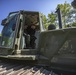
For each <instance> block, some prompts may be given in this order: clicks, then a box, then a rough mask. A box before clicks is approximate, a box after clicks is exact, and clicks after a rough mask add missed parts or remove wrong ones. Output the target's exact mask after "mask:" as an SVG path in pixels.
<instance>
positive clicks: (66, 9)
mask: <svg viewBox="0 0 76 75" xmlns="http://www.w3.org/2000/svg"><path fill="white" fill-rule="evenodd" d="M58 7H59V8H60V9H61V13H62V14H61V15H62V23H63V25H64V26H65V27H66V20H67V19H68V17H67V16H68V13H69V12H70V10H71V5H70V4H69V3H67V2H66V1H65V3H64V4H58V5H57V8H58ZM57 8H56V9H57Z"/></svg>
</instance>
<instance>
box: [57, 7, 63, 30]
mask: <svg viewBox="0 0 76 75" xmlns="http://www.w3.org/2000/svg"><path fill="white" fill-rule="evenodd" d="M56 13H57V14H58V21H59V29H62V19H61V12H60V8H57V10H56Z"/></svg>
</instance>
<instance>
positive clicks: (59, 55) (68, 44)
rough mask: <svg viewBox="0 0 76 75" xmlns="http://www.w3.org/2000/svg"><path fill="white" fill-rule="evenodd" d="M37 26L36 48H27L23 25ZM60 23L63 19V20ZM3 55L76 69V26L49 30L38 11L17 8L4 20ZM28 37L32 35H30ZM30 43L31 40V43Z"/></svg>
mask: <svg viewBox="0 0 76 75" xmlns="http://www.w3.org/2000/svg"><path fill="white" fill-rule="evenodd" d="M32 24H34V25H35V27H36V29H35V35H34V36H35V37H36V39H35V47H34V48H31V47H30V46H29V48H27V47H26V41H25V40H27V41H28V40H30V39H26V38H25V35H24V27H25V26H31V25H32ZM60 24H61V22H60ZM2 25H3V26H4V28H3V30H2V37H1V41H0V58H2V59H9V60H10V59H12V60H21V61H22V60H25V61H27V62H28V61H31V62H32V61H33V62H34V64H35V65H41V66H47V67H51V68H52V69H56V70H62V71H69V72H75V71H76V28H67V29H61V27H60V29H54V30H46V29H45V28H44V25H43V21H42V15H41V14H40V13H39V12H34V11H33V12H32V11H24V10H22V11H17V12H11V13H9V15H8V17H7V18H6V19H4V20H2ZM27 38H29V36H27ZM29 44H30V43H29Z"/></svg>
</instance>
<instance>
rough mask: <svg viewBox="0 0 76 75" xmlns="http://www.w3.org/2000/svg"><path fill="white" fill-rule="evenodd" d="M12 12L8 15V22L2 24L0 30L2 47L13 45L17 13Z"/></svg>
mask: <svg viewBox="0 0 76 75" xmlns="http://www.w3.org/2000/svg"><path fill="white" fill-rule="evenodd" d="M11 15H12V14H10V15H9V17H8V24H7V25H5V26H4V28H3V31H2V40H1V46H3V47H9V48H12V47H13V42H14V36H15V27H16V21H17V16H18V14H13V15H12V16H11Z"/></svg>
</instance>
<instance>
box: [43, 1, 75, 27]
mask: <svg viewBox="0 0 76 75" xmlns="http://www.w3.org/2000/svg"><path fill="white" fill-rule="evenodd" d="M58 7H59V8H60V10H61V16H62V25H63V28H67V27H72V26H73V27H75V26H76V10H75V9H73V8H72V6H71V5H70V4H69V3H67V2H66V1H65V3H64V4H58V5H57V7H56V9H57V8H58ZM55 11H56V10H55ZM43 23H44V26H45V28H47V27H48V25H49V24H54V25H55V26H56V27H58V16H57V14H56V13H55V12H51V13H49V14H48V17H47V18H46V16H45V15H44V16H43Z"/></svg>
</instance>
